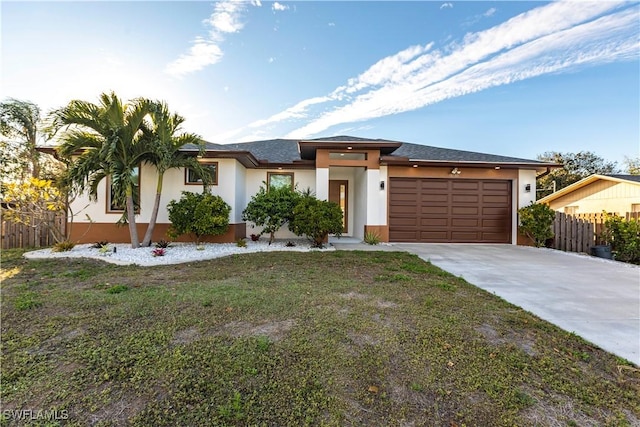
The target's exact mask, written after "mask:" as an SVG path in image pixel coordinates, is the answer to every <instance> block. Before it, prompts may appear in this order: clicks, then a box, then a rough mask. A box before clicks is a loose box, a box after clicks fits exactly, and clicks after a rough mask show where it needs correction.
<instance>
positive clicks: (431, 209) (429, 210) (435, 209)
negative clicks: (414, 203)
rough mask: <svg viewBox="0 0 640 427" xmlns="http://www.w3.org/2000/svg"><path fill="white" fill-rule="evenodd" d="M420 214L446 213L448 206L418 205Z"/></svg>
mask: <svg viewBox="0 0 640 427" xmlns="http://www.w3.org/2000/svg"><path fill="white" fill-rule="evenodd" d="M420 213H421V214H422V215H427V216H428V215H447V214H448V213H449V208H448V207H447V206H420Z"/></svg>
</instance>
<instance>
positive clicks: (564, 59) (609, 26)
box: [249, 1, 640, 138]
mask: <svg viewBox="0 0 640 427" xmlns="http://www.w3.org/2000/svg"><path fill="white" fill-rule="evenodd" d="M580 4H581V7H580V8H576V7H575V3H572V2H564V1H561V2H554V3H551V4H548V5H545V6H541V7H538V8H536V9H532V10H530V11H528V12H525V13H522V14H520V15H518V16H516V17H513V18H512V19H509V20H508V21H506V22H503V23H501V24H499V25H497V26H495V27H492V28H490V29H488V30H485V31H481V32H476V33H469V34H467V35H466V36H465V37H464V39H463V40H462V41H458V42H450V43H449V44H447V45H446V46H443V47H442V48H441V49H434V48H433V43H428V44H426V45H415V46H410V47H408V48H406V49H404V50H402V51H400V52H397V53H395V54H393V55H389V56H388V57H385V58H383V59H381V60H379V61H377V62H376V63H375V64H373V65H372V66H370V67H369V68H368V69H367V70H365V71H364V72H363V73H361V74H360V75H359V76H356V77H353V78H350V79H348V81H347V83H346V84H345V85H343V86H339V87H337V88H336V89H334V90H333V91H332V92H330V93H329V94H328V95H325V96H317V97H313V98H309V99H306V100H302V101H300V102H298V103H297V104H296V105H294V106H293V107H290V108H288V109H286V110H284V111H282V112H280V113H276V114H274V115H272V116H271V117H269V118H267V119H263V120H258V121H255V122H253V123H251V124H250V125H249V127H250V128H252V129H255V128H258V127H261V126H265V125H270V126H272V125H273V124H275V123H279V122H284V121H290V120H296V121H300V120H303V121H304V120H310V121H307V123H306V124H304V125H302V126H301V127H299V128H297V129H295V130H293V131H291V132H289V134H288V135H286V136H287V137H289V138H307V137H310V136H313V135H317V134H318V133H320V132H323V131H325V130H326V129H329V128H330V127H332V126H336V125H344V124H347V123H355V122H361V121H365V120H368V119H372V118H376V117H382V116H386V115H391V114H397V113H401V112H405V111H410V110H415V109H418V108H422V107H424V106H427V105H431V104H434V103H437V102H441V101H443V100H446V99H449V98H453V97H457V96H462V95H465V94H468V93H473V92H477V91H480V90H484V89H487V88H490V87H495V86H499V85H504V84H509V83H512V82H516V81H520V80H523V79H527V78H531V77H535V76H539V75H542V74H547V73H557V72H563V71H567V70H571V69H574V68H575V67H578V66H585V65H589V64H600V63H606V62H612V61H620V60H628V59H637V58H638V54H639V52H640V49H639V48H640V46H639V42H638V35H639V34H638V33H639V31H638V28H637V16H638V13H639V12H640V7H639V6H638V5H634V6H631V7H627V8H620V4H619V3H614V2H599V3H596V2H593V3H592V2H589V3H580ZM603 15H604V16H603ZM310 118H311V119H310Z"/></svg>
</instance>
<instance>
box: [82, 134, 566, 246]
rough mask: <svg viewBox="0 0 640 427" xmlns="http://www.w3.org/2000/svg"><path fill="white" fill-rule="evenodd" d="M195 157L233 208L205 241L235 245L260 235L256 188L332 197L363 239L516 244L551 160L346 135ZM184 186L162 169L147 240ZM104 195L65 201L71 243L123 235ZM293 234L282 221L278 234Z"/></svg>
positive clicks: (149, 185) (150, 195)
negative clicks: (221, 228)
mask: <svg viewBox="0 0 640 427" xmlns="http://www.w3.org/2000/svg"><path fill="white" fill-rule="evenodd" d="M183 151H185V152H189V153H193V155H194V156H198V147H195V146H185V147H183ZM199 161H200V162H201V163H202V164H203V165H207V166H208V167H211V168H213V170H214V172H215V176H216V180H215V183H214V185H213V186H211V187H210V191H211V192H212V193H213V194H216V195H219V196H221V197H222V198H223V199H224V200H225V201H226V202H227V203H228V204H229V205H230V206H231V208H232V210H231V213H230V217H229V222H230V227H229V231H228V232H227V233H226V234H225V235H223V236H217V237H215V238H211V239H210V241H215V242H233V241H235V240H237V239H239V238H243V237H246V236H249V235H250V234H254V233H258V232H259V231H260V230H259V229H254V228H252V227H251V224H246V223H245V222H244V221H243V220H242V211H243V210H244V209H245V208H246V206H247V204H248V202H249V201H250V200H251V197H252V196H253V195H254V194H256V193H257V192H258V189H259V188H260V186H261V185H267V186H268V187H269V186H272V185H293V186H295V187H296V188H297V189H298V190H304V189H307V188H309V189H311V190H312V191H313V192H314V193H315V195H316V197H317V198H319V199H324V200H331V201H334V202H336V203H338V204H339V205H340V207H341V208H342V210H343V213H344V229H345V231H344V233H343V235H344V236H352V237H355V238H359V239H362V238H363V237H364V235H365V233H366V232H369V231H371V232H375V233H377V234H378V235H379V236H380V237H381V240H382V241H385V242H451V243H462V242H473V243H512V244H515V243H517V239H518V235H517V210H518V208H520V207H523V206H526V205H528V204H530V203H531V202H533V201H535V194H536V175H537V174H540V173H547V172H548V171H549V170H550V168H552V167H553V166H555V165H554V164H550V163H544V162H539V161H535V160H526V159H519V158H512V157H505V156H497V155H492V154H484V153H475V152H469V151H461V150H452V149H446V148H439V147H430V146H424V145H419V144H410V143H404V142H397V141H389V140H381V139H365V138H356V137H349V136H337V137H330V138H318V139H310V140H291V139H274V140H265V141H253V142H245V143H238V144H225V145H220V144H212V143H207V145H206V151H205V152H204V154H203V155H201V156H199ZM156 179H157V174H156V172H155V170H154V169H153V167H151V166H149V165H145V164H143V165H141V167H140V171H139V194H140V211H139V214H138V215H137V217H136V221H137V224H138V227H139V232H140V235H142V233H144V231H145V230H146V227H147V224H148V222H149V218H150V214H151V209H152V206H153V202H154V196H155V190H156ZM183 191H193V192H201V191H203V189H202V185H201V184H200V183H199V182H198V180H197V177H195V176H192V174H191V172H190V171H189V170H184V169H172V170H169V171H167V172H166V173H165V178H164V187H163V191H162V199H161V209H160V212H159V215H158V223H157V225H156V230H155V233H154V236H153V240H154V241H157V240H159V239H167V236H166V231H167V229H168V227H169V225H170V223H169V218H168V212H167V210H166V205H167V204H168V203H169V201H171V200H174V199H179V198H180V196H181V192H183ZM109 194H110V184H109V182H108V180H103V182H101V183H100V188H99V189H98V195H99V197H98V200H97V202H92V201H90V200H89V199H88V197H87V196H84V195H83V196H80V197H78V198H76V199H75V200H74V201H73V202H72V204H71V211H72V214H73V217H74V219H73V224H72V228H71V240H72V241H80V242H96V241H100V240H107V241H109V242H112V243H115V242H128V241H129V233H128V229H127V228H126V227H120V226H117V225H116V222H117V221H118V219H119V218H120V216H121V215H122V211H121V210H119V209H118V207H117V206H112V205H111V203H110V201H109ZM291 236H292V234H290V232H289V231H288V230H286V227H284V228H283V229H282V230H281V231H280V232H279V233H278V234H277V235H276V237H278V238H289V237H291Z"/></svg>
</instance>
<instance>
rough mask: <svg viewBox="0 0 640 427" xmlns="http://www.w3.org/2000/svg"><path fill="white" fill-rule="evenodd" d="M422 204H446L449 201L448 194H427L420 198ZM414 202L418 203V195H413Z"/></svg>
mask: <svg viewBox="0 0 640 427" xmlns="http://www.w3.org/2000/svg"><path fill="white" fill-rule="evenodd" d="M420 201H421V202H422V203H442V202H444V203H446V202H448V201H449V195H448V194H425V195H423V196H422V197H421V198H420ZM413 202H414V203H415V202H416V195H415V194H413Z"/></svg>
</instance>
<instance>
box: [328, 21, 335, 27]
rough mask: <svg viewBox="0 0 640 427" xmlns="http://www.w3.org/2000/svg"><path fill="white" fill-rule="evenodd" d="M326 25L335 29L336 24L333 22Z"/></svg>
mask: <svg viewBox="0 0 640 427" xmlns="http://www.w3.org/2000/svg"><path fill="white" fill-rule="evenodd" d="M327 25H328V26H330V27H335V26H336V23H335V22H329V23H328V24H327Z"/></svg>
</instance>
